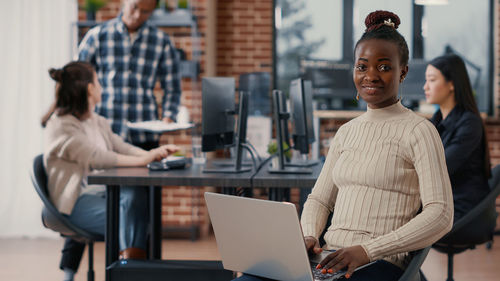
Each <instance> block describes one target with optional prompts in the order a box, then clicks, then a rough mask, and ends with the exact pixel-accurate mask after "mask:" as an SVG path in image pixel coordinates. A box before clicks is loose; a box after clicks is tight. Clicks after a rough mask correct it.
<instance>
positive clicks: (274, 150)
mask: <svg viewBox="0 0 500 281" xmlns="http://www.w3.org/2000/svg"><path fill="white" fill-rule="evenodd" d="M288 148H289V146H288V144H287V143H286V142H283V152H284V156H285V157H286V160H290V159H291V158H292V151H291V150H288ZM267 153H269V155H271V156H272V155H275V154H278V143H277V142H276V141H275V140H272V141H271V142H270V143H269V144H268V145H267ZM271 166H272V167H275V168H277V167H278V166H279V159H278V157H273V158H272V160H271Z"/></svg>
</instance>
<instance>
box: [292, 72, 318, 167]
mask: <svg viewBox="0 0 500 281" xmlns="http://www.w3.org/2000/svg"><path fill="white" fill-rule="evenodd" d="M312 92H313V89H312V83H311V81H309V80H304V79H302V78H298V79H295V80H292V81H291V82H290V116H291V120H292V139H293V148H294V149H295V150H298V151H299V152H300V153H301V154H302V159H301V160H300V161H297V160H295V161H292V162H290V163H287V164H286V165H288V166H298V167H307V166H313V165H316V164H318V163H319V162H318V161H316V160H310V159H308V157H307V156H308V154H309V145H310V144H312V143H313V142H314V141H315V137H314V125H313V105H312V100H313V98H312V95H313V93H312Z"/></svg>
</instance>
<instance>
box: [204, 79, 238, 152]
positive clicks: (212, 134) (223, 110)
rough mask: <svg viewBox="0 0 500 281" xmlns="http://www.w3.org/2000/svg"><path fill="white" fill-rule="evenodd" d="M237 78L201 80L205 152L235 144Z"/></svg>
mask: <svg viewBox="0 0 500 281" xmlns="http://www.w3.org/2000/svg"><path fill="white" fill-rule="evenodd" d="M235 84H236V83H235V80H234V78H229V77H205V78H203V79H202V81H201V93H202V94H201V100H202V101H201V102H202V103H201V110H202V112H201V116H202V124H201V131H202V132H201V134H202V135H201V143H202V144H201V150H202V151H204V152H207V151H214V150H216V149H223V148H226V147H229V146H232V145H234V124H235V117H234V115H235V90H234V89H235Z"/></svg>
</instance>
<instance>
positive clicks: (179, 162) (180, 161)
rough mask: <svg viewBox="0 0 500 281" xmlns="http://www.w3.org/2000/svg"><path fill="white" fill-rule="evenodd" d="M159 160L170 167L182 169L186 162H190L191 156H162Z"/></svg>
mask: <svg viewBox="0 0 500 281" xmlns="http://www.w3.org/2000/svg"><path fill="white" fill-rule="evenodd" d="M161 162H162V163H165V164H166V165H167V166H168V167H169V168H170V169H184V168H186V166H187V165H188V164H191V158H187V157H184V156H168V157H167V158H163V159H162V160H161Z"/></svg>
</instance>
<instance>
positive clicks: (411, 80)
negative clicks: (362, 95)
mask: <svg viewBox="0 0 500 281" xmlns="http://www.w3.org/2000/svg"><path fill="white" fill-rule="evenodd" d="M274 2H275V39H274V40H275V44H276V48H275V72H274V77H275V88H278V89H280V90H283V91H284V92H285V93H287V92H288V87H289V82H290V80H291V79H294V78H296V77H299V76H302V77H305V78H308V79H311V78H312V77H313V76H314V75H316V74H308V73H307V71H308V68H307V67H311V65H312V66H314V67H316V66H318V67H323V69H322V70H321V71H322V72H321V73H323V74H324V73H328V72H327V71H325V69H324V68H325V65H326V67H327V68H329V69H330V70H331V69H335V71H330V73H331V74H327V75H332V76H333V75H338V77H347V76H346V73H340V72H342V70H341V69H345V68H346V66H347V68H350V66H348V64H351V66H352V53H353V46H354V44H355V42H356V41H357V40H358V39H359V38H360V37H361V35H362V33H363V32H364V29H365V26H364V22H363V21H364V18H365V16H366V15H367V14H368V13H369V12H371V11H374V10H389V11H393V12H395V13H396V14H398V15H399V16H400V17H401V19H402V24H401V26H400V27H399V29H398V31H399V32H400V33H401V34H402V35H403V36H404V37H405V38H406V41H407V43H408V47H409V50H410V72H409V74H408V79H407V80H408V81H405V84H403V88H402V95H403V96H406V99H405V98H403V102H405V100H406V101H407V103H408V104H406V105H407V106H410V107H413V108H414V109H418V105H419V102H420V101H423V100H424V95H423V89H422V87H423V85H424V81H425V77H424V72H425V67H426V62H427V61H429V60H431V59H433V58H434V57H436V56H439V55H442V54H444V53H445V52H450V51H453V52H455V53H457V54H458V55H460V56H461V57H462V58H463V59H464V60H465V62H466V65H467V68H468V71H469V76H470V79H471V82H472V85H473V87H474V91H475V94H476V100H477V102H478V106H479V110H480V111H483V112H488V113H492V110H491V107H492V105H491V104H492V95H493V93H492V85H493V84H492V83H493V82H492V80H493V75H492V62H493V57H492V51H491V50H492V44H493V43H492V39H491V36H492V30H491V29H492V28H493V23H492V14H491V9H492V7H493V2H492V0H490V1H477V3H476V2H474V5H470V1H468V0H450V1H449V4H448V5H444V6H418V9H420V10H419V11H421V13H415V11H416V10H415V9H414V7H417V6H414V4H413V1H412V0H405V1H401V0H380V1H372V0H275V1H274ZM346 7H347V9H346ZM349 7H350V9H349ZM418 9H417V10H418ZM414 14H415V15H416V16H417V17H422V18H421V21H419V19H418V18H415V20H414V18H413V17H414V16H413V15H414ZM419 22H420V23H421V25H419ZM414 23H416V24H415V25H414ZM416 25H419V26H416ZM420 28H421V30H422V33H421V34H415V33H418V32H414V30H419V29H420ZM344 31H346V33H348V34H344ZM415 38H417V39H415ZM419 39H422V40H423V44H420V45H418V44H414V42H422V41H419ZM344 49H345V50H344ZM415 51H417V52H416V54H423V57H417V58H415V57H414V55H413V54H414V53H415ZM417 56H418V55H417ZM304 66H307V67H304ZM412 70H413V71H412ZM318 73H319V72H318ZM323 74H322V75H316V76H315V77H320V78H322V79H323V80H324V78H325V75H323ZM326 78H328V76H326ZM330 78H331V79H333V80H335V79H334V77H330ZM339 79H340V78H337V80H339ZM342 79H344V78H342ZM322 82H325V81H322ZM313 84H314V81H313ZM321 84H322V85H323V84H324V85H326V83H321ZM338 84H339V83H337V82H335V81H333V82H332V83H330V85H338ZM332 87H336V86H332ZM342 87H344V88H343V89H330V91H328V90H327V89H317V88H315V90H314V93H315V98H316V99H317V100H318V104H319V107H320V108H322V109H332V108H333V109H346V108H352V109H362V108H364V104H360V105H358V104H357V103H356V102H355V100H353V98H354V96H355V90H354V92H352V95H351V94H348V95H347V94H346V92H349V91H353V88H349V89H347V88H345V85H343V86H342ZM335 93H341V94H337V96H335V95H336V94H335ZM328 95H330V97H331V98H330V99H328V98H326V97H328ZM322 99H323V100H326V101H322Z"/></svg>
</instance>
